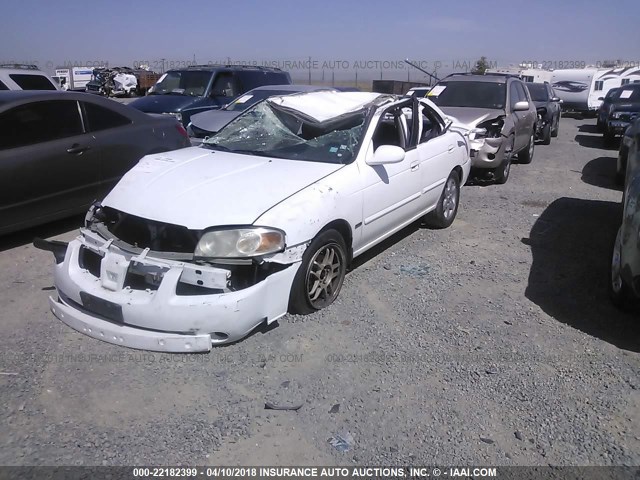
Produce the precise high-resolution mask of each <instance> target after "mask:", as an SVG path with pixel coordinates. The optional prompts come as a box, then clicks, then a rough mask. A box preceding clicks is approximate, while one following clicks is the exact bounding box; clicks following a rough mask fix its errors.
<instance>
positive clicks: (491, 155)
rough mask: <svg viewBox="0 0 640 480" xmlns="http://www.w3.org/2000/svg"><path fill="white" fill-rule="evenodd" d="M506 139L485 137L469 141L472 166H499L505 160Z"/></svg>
mask: <svg viewBox="0 0 640 480" xmlns="http://www.w3.org/2000/svg"><path fill="white" fill-rule="evenodd" d="M506 146H507V142H506V139H505V138H504V137H502V136H500V137H498V138H483V139H478V140H471V141H470V142H469V148H470V151H471V153H470V155H471V166H472V167H473V168H498V167H499V166H500V165H501V164H502V161H503V160H504V154H505V148H506Z"/></svg>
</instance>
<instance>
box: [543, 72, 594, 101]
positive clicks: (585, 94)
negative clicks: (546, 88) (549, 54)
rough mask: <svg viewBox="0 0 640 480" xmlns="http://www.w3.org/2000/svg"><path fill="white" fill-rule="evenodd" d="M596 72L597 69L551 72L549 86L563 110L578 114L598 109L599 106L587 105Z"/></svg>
mask: <svg viewBox="0 0 640 480" xmlns="http://www.w3.org/2000/svg"><path fill="white" fill-rule="evenodd" d="M598 71H599V69H597V68H570V69H561V70H553V71H552V72H551V86H552V87H553V90H554V91H555V92H556V95H558V97H559V98H560V99H561V100H562V108H563V109H565V110H574V111H578V112H585V111H589V110H597V109H598V107H599V105H597V106H596V105H595V104H591V105H590V104H589V96H590V92H591V91H592V90H593V87H594V82H595V79H596V77H597V76H598Z"/></svg>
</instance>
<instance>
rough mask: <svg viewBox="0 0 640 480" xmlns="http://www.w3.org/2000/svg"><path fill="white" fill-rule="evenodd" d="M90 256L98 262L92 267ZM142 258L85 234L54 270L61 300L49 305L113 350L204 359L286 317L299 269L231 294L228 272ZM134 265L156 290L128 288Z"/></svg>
mask: <svg viewBox="0 0 640 480" xmlns="http://www.w3.org/2000/svg"><path fill="white" fill-rule="evenodd" d="M55 247H56V248H57V249H58V250H59V245H55ZM87 252H89V253H87ZM54 253H55V252H54ZM87 255H89V256H90V257H91V258H92V259H93V260H92V261H87V259H86V258H85V257H86V256H87ZM145 255H146V254H145V253H142V254H140V255H133V254H130V253H127V252H125V251H123V250H120V249H119V248H117V247H114V246H112V245H111V242H109V241H105V240H104V239H102V237H99V236H98V235H97V234H94V233H93V232H84V235H81V236H79V237H77V238H76V239H75V240H73V241H72V242H70V243H69V245H68V247H67V249H66V253H65V255H64V260H62V261H59V263H57V264H56V266H55V286H56V288H57V290H58V295H59V300H55V299H53V298H52V299H50V306H51V310H52V312H53V313H54V315H55V316H56V317H58V318H59V319H60V320H62V321H63V322H64V323H66V324H67V325H69V326H70V327H72V328H74V329H75V330H77V331H79V332H81V333H84V334H86V335H89V336H91V337H93V338H97V339H99V340H103V341H106V342H109V343H113V344H116V345H122V346H125V347H130V348H138V349H144V350H153V351H161V352H205V351H209V350H211V347H212V345H213V344H224V343H230V342H233V341H237V340H240V339H241V338H243V337H244V336H246V335H247V334H248V333H250V332H251V331H252V330H253V329H254V328H255V327H257V326H258V325H260V324H262V323H264V322H266V323H271V322H273V321H275V320H277V319H278V318H279V317H281V316H282V315H284V314H285V313H286V312H287V307H288V302H289V294H290V291H291V285H292V283H293V279H294V276H295V274H296V272H297V270H298V268H299V266H300V262H299V261H298V262H295V263H292V264H290V265H286V266H285V265H283V266H282V268H281V269H279V270H277V271H274V273H271V274H270V275H268V276H267V277H266V278H264V279H263V280H261V281H258V282H257V283H255V284H252V285H250V286H248V287H247V288H242V289H239V290H235V291H231V290H229V288H228V280H229V278H230V275H231V273H230V272H229V271H227V270H225V269H223V268H218V267H213V266H210V265H206V264H203V265H200V264H194V263H189V262H179V261H174V260H167V259H160V258H151V257H146V256H145ZM96 257H97V258H98V260H97V261H96ZM58 260H61V259H58ZM132 266H134V267H135V269H136V271H137V273H138V274H141V275H142V276H143V277H144V276H147V277H148V278H152V279H153V281H154V282H155V284H156V286H155V287H152V288H144V287H145V286H148V285H142V286H141V284H140V282H137V284H136V282H132V281H130V280H129V278H130V277H129V276H128V275H130V272H131V268H132ZM136 285H137V286H136ZM185 286H186V287H189V288H187V289H186V290H187V291H186V293H185V288H184V287H185ZM180 287H182V288H180ZM199 291H202V292H203V293H202V294H199Z"/></svg>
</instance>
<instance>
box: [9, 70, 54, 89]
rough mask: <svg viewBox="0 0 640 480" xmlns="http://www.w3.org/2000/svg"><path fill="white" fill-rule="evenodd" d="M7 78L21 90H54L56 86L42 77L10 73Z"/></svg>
mask: <svg viewBox="0 0 640 480" xmlns="http://www.w3.org/2000/svg"><path fill="white" fill-rule="evenodd" d="M9 78H10V79H11V80H13V81H14V82H16V83H17V84H18V86H19V87H20V88H21V89H22V90H56V86H55V85H54V84H53V83H51V81H50V80H49V79H48V78H47V77H45V76H43V75H32V74H26V73H11V74H9Z"/></svg>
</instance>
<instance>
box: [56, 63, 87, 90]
mask: <svg viewBox="0 0 640 480" xmlns="http://www.w3.org/2000/svg"><path fill="white" fill-rule="evenodd" d="M92 74H93V68H91V67H58V68H56V74H55V76H56V77H58V78H59V79H60V80H59V82H60V87H61V88H62V89H63V90H79V91H84V90H85V88H86V87H87V83H88V82H89V81H90V80H91V75H92Z"/></svg>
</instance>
